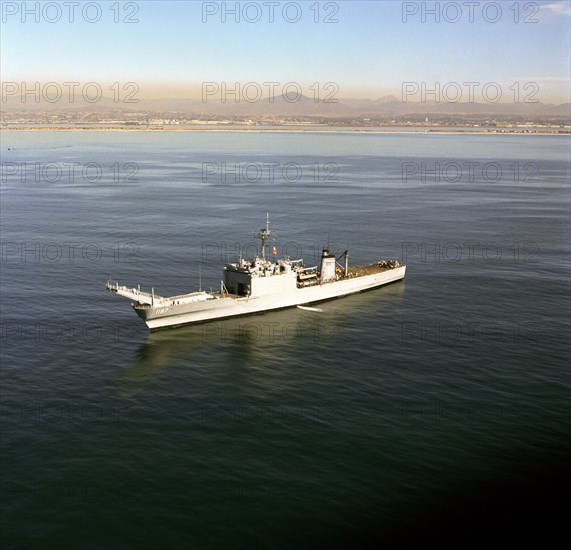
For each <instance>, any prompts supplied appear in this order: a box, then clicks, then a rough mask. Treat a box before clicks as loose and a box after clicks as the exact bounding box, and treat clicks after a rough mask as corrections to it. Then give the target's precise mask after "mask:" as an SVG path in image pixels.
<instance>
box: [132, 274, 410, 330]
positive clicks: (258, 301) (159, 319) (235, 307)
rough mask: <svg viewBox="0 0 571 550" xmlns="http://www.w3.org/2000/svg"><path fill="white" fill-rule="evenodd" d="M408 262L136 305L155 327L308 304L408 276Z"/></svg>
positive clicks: (149, 325) (145, 318)
mask: <svg viewBox="0 0 571 550" xmlns="http://www.w3.org/2000/svg"><path fill="white" fill-rule="evenodd" d="M405 271H406V266H401V267H397V268H394V269H389V270H386V271H382V272H379V273H373V274H370V275H362V276H359V277H355V278H349V279H343V280H340V281H335V282H331V283H323V284H320V285H315V286H310V287H306V288H297V289H295V291H293V292H291V293H289V294H288V295H282V294H279V293H276V294H268V295H261V296H251V297H219V298H216V299H212V300H208V301H203V302H198V303H194V304H183V305H172V306H165V305H164V304H162V305H161V306H157V307H148V306H147V307H145V308H141V307H135V311H136V312H137V314H138V315H139V316H140V317H141V318H142V319H143V321H145V323H146V325H147V327H148V328H149V329H150V330H151V331H156V330H161V329H166V328H175V327H178V326H183V325H190V324H193V323H204V322H208V321H213V320H217V319H224V318H228V317H236V316H243V315H252V314H256V313H263V312H265V311H271V310H276V309H283V308H288V307H295V306H298V305H306V304H312V303H317V302H323V301H326V300H332V299H334V298H341V297H343V296H348V295H350V294H355V293H357V292H363V291H365V290H371V289H374V288H378V287H381V286H383V285H386V284H390V283H394V282H396V281H400V280H402V279H403V278H404V276H405Z"/></svg>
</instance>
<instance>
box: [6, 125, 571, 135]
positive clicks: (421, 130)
mask: <svg viewBox="0 0 571 550" xmlns="http://www.w3.org/2000/svg"><path fill="white" fill-rule="evenodd" d="M1 131H14V132H161V133H162V132H179V133H186V132H190V133H193V132H197V133H209V132H215V133H247V132H251V133H299V134H301V133H306V134H308V133H312V134H313V133H323V134H433V135H451V134H452V135H457V134H471V135H472V134H478V135H527V136H529V135H531V136H537V135H548V136H568V135H571V129H553V130H548V129H543V128H532V127H531V128H514V129H511V128H510V129H504V128H502V129H499V130H492V129H478V128H471V127H465V128H458V130H453V129H450V128H446V129H439V128H434V127H432V128H427V127H423V126H412V127H411V128H410V129H405V128H398V129H394V130H392V129H390V127H376V128H367V127H363V128H355V127H352V128H339V127H331V126H329V127H323V128H317V127H311V128H307V127H302V126H282V127H275V128H259V127H256V128H237V127H235V126H233V127H230V128H228V127H226V128H224V127H222V128H221V127H210V128H196V127H194V128H147V127H145V128H141V127H128V126H121V127H116V128H115V127H103V128H91V127H89V128H88V127H85V126H78V127H69V128H51V127H49V126H38V127H25V128H23V127H18V126H7V127H0V132H1Z"/></svg>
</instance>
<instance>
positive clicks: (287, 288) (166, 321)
mask: <svg viewBox="0 0 571 550" xmlns="http://www.w3.org/2000/svg"><path fill="white" fill-rule="evenodd" d="M257 237H258V238H259V239H260V241H261V244H260V249H259V255H258V256H256V257H255V258H254V259H253V260H245V259H240V261H239V262H237V263H229V264H226V265H225V266H224V279H223V280H222V281H221V283H220V290H219V291H218V292H205V291H202V290H199V291H198V292H191V293H189V294H181V295H180V296H170V297H168V298H164V297H162V296H158V295H156V294H155V293H154V290H152V291H151V292H150V293H149V292H143V291H142V290H141V289H140V288H128V287H126V286H119V283H117V282H114V281H108V282H107V290H108V291H110V292H113V293H115V294H119V295H120V296H124V297H125V298H129V299H131V300H132V301H133V302H132V304H131V305H132V306H133V309H134V310H135V311H136V312H137V315H139V317H141V319H143V321H145V323H146V325H147V326H148V327H149V328H150V329H151V331H153V330H159V329H165V328H174V327H178V326H182V325H188V324H191V323H200V322H205V321H212V320H215V319H222V318H225V317H234V316H236V315H249V314H252V313H262V312H264V311H268V310H271V309H280V308H286V307H293V306H302V307H303V306H306V305H308V304H312V303H315V302H321V301H324V300H330V299H332V298H339V297H341V296H347V295H348V294H354V293H356V292H361V291H363V290H370V289H372V288H377V287H379V286H382V285H386V284H388V283H393V282H395V281H399V280H400V279H403V278H404V275H405V270H406V266H404V265H402V264H400V263H399V262H397V261H396V260H388V261H386V260H385V261H379V262H376V263H373V264H369V265H356V266H353V267H349V253H348V251H345V252H344V253H343V254H342V255H341V256H339V258H335V255H333V254H331V252H330V251H329V250H327V249H324V250H323V253H322V255H321V262H320V265H319V266H314V267H306V266H305V265H304V263H303V260H301V259H299V260H290V259H289V258H287V257H286V258H283V259H281V260H277V261H271V260H269V259H268V258H267V257H266V248H268V247H269V243H270V242H271V241H272V240H274V238H275V234H274V233H272V232H271V231H270V226H269V217H266V227H264V228H262V229H260V231H259V232H258V233H257ZM275 254H276V250H275V247H274V248H273V255H274V256H275ZM339 260H343V263H338V262H339Z"/></svg>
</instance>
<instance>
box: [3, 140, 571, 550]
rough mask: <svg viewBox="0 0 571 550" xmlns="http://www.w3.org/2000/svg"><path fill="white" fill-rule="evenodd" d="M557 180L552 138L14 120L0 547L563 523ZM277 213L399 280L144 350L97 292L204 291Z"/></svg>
mask: <svg viewBox="0 0 571 550" xmlns="http://www.w3.org/2000/svg"><path fill="white" fill-rule="evenodd" d="M223 163H224V164H223ZM272 167H273V168H272ZM569 175H570V167H569V138H568V137H562V136H553V137H550V136H496V135H493V136H492V135H482V136H477V135H422V134H418V135H410V134H409V135H404V134H401V135H391V134H380V135H360V134H350V135H346V134H335V133H331V134H326V135H324V134H310V133H308V134H284V133H275V134H255V133H216V134H204V133H196V134H193V133H156V134H152V133H142V132H141V133H120V132H117V133H110V132H108V133H104V132H102V133H96V132H59V133H56V132H54V133H48V132H4V133H3V135H2V184H1V191H2V193H1V199H2V209H1V240H2V251H1V252H2V257H1V264H0V267H1V291H2V319H1V321H2V355H1V366H2V369H1V381H2V393H1V427H2V471H1V478H2V493H1V504H2V511H3V514H2V518H3V541H4V543H5V545H6V546H5V547H13V548H25V547H40V546H41V547H48V548H52V547H53V548H78V547H86V548H101V547H105V548H147V547H148V548H227V547H232V548H269V547H278V548H281V547H285V548H288V547H293V546H295V547H303V548H316V547H332V546H335V545H343V546H345V547H347V546H350V545H353V546H363V545H374V546H378V545H383V544H385V545H387V546H389V545H390V546H395V545H398V544H397V543H400V544H403V545H404V544H406V543H410V542H421V541H424V540H428V538H429V537H431V536H432V537H438V540H440V541H447V542H452V541H453V542H454V543H455V544H464V543H466V542H469V541H474V540H480V539H481V540H487V538H486V537H489V536H492V534H493V536H494V537H495V538H496V539H497V537H498V536H503V537H505V540H506V541H508V540H514V538H515V539H521V540H526V539H529V537H530V536H531V535H533V534H537V533H538V532H539V531H540V530H541V531H542V532H543V531H545V530H550V532H553V528H554V527H555V526H556V525H557V522H558V521H559V519H561V518H560V514H562V510H563V508H560V507H559V503H558V500H557V499H556V498H555V497H554V496H553V495H554V491H555V490H556V489H557V490H559V491H562V490H563V488H565V487H568V486H569V485H568V481H569V470H568V465H567V462H568V451H569V426H570V422H569V421H570V413H571V405H570V403H569V395H570V392H569V390H570V387H571V381H570V376H569V359H570V355H571V354H570V347H569V328H570V322H569V309H570V302H569V295H570V293H569V290H570V289H569V244H570V231H569V230H570V227H569V226H570V223H569V220H570V217H569V211H570V210H569V208H570V194H569V187H570V185H569ZM266 212H269V213H270V219H271V225H272V229H274V230H275V231H276V232H277V233H278V241H277V243H276V246H277V249H278V252H279V254H280V255H282V254H288V255H290V256H298V255H301V256H303V257H304V259H305V261H306V264H311V263H312V262H315V261H316V259H317V256H318V255H319V253H320V250H321V247H322V246H325V245H327V246H329V247H330V248H333V249H334V250H336V251H338V252H339V253H341V252H343V251H344V250H345V249H349V251H350V258H351V263H352V264H354V263H361V262H370V261H375V260H377V259H379V258H394V259H398V260H400V261H404V262H405V263H406V264H407V266H408V267H407V276H406V280H405V282H403V283H397V284H393V285H390V286H389V287H386V288H383V289H379V290H376V291H371V292H368V293H365V294H362V295H356V296H352V297H348V298H345V299H341V300H336V301H332V302H328V303H325V304H323V306H320V307H322V309H323V312H322V313H315V312H307V311H301V310H298V309H293V310H285V311H281V312H274V313H269V314H266V315H259V316H254V317H249V318H240V319H238V320H228V321H224V322H215V323H212V324H209V325H201V326H195V327H189V328H182V329H178V330H174V331H166V332H160V333H154V334H152V335H149V334H148V332H147V330H146V328H145V326H144V325H143V324H142V323H141V321H140V320H139V319H138V318H137V316H136V315H135V314H134V312H133V311H132V310H131V308H130V306H129V302H128V301H126V300H122V299H120V298H118V297H116V296H113V295H110V294H108V293H106V292H105V290H104V286H105V282H106V280H107V278H108V277H109V276H111V277H113V279H116V280H118V281H119V282H120V283H121V284H129V285H135V284H137V283H140V284H141V286H142V287H143V288H145V289H149V288H150V287H151V286H153V287H154V289H155V291H156V292H157V293H159V294H162V295H172V294H175V293H180V292H187V291H191V290H194V289H195V288H196V287H197V286H198V284H199V279H200V282H201V284H202V287H203V288H206V289H208V288H210V287H212V288H217V287H218V285H219V280H220V278H221V268H222V265H223V263H224V262H225V261H227V260H230V261H232V260H234V259H236V258H237V257H238V256H239V254H240V253H243V254H245V255H249V254H250V253H251V252H252V251H253V246H254V240H253V236H252V231H253V230H257V229H258V228H259V227H261V225H263V223H264V220H265V214H266ZM199 266H200V268H199ZM199 272H200V274H199ZM539 526H541V529H540V528H539ZM544 526H545V527H544ZM534 529H535V530H534ZM427 537H428V538H427Z"/></svg>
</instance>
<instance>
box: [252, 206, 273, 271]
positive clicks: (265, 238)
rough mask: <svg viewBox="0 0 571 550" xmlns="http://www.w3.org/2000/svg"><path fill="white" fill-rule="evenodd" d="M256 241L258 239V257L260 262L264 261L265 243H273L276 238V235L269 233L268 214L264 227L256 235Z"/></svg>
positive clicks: (267, 214)
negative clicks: (260, 258)
mask: <svg viewBox="0 0 571 550" xmlns="http://www.w3.org/2000/svg"><path fill="white" fill-rule="evenodd" d="M256 236H257V237H258V239H260V241H262V242H261V245H260V256H261V257H262V260H265V259H266V242H270V241H273V240H274V239H275V238H276V234H275V233H272V232H271V231H270V214H269V213H266V227H262V228H261V229H260V230H259V231H258V233H257V234H256Z"/></svg>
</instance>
